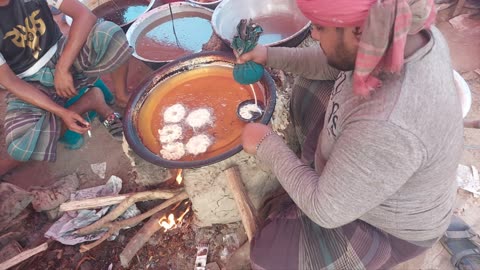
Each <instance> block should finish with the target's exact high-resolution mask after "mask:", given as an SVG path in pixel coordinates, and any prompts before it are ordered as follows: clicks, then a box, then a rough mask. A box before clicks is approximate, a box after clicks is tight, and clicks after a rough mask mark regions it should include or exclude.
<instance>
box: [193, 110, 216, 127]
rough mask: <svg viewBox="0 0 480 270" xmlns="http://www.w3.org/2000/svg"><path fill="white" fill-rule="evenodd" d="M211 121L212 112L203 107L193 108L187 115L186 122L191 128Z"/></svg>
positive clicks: (208, 123) (202, 125)
mask: <svg viewBox="0 0 480 270" xmlns="http://www.w3.org/2000/svg"><path fill="white" fill-rule="evenodd" d="M212 123H213V119H212V114H211V113H210V111H209V110H208V109H205V108H202V109H197V110H194V111H192V112H191V113H190V114H189V115H188V116H187V124H188V125H189V126H191V127H192V128H193V129H199V128H201V127H204V126H206V125H210V124H212Z"/></svg>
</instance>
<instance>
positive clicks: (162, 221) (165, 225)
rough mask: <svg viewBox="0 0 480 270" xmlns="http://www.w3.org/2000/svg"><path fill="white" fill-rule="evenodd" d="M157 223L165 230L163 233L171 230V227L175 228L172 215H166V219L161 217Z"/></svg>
mask: <svg viewBox="0 0 480 270" xmlns="http://www.w3.org/2000/svg"><path fill="white" fill-rule="evenodd" d="M158 223H159V224H160V226H162V227H163V228H164V229H165V231H168V230H170V229H171V228H173V226H175V216H174V215H173V214H170V215H168V219H167V218H165V217H162V218H161V219H160V220H159V221H158Z"/></svg>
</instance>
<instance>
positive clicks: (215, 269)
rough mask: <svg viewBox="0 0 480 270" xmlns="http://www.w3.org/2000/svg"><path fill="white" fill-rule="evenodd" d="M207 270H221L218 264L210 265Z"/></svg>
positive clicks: (212, 263)
mask: <svg viewBox="0 0 480 270" xmlns="http://www.w3.org/2000/svg"><path fill="white" fill-rule="evenodd" d="M206 269H207V270H220V266H218V264H217V263H216V262H211V263H208V264H207V266H206Z"/></svg>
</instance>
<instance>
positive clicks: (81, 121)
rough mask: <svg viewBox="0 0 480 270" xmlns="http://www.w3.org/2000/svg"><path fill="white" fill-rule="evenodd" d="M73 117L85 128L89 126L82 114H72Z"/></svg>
mask: <svg viewBox="0 0 480 270" xmlns="http://www.w3.org/2000/svg"><path fill="white" fill-rule="evenodd" d="M73 119H75V120H76V121H77V122H78V123H80V124H82V125H83V126H84V127H86V128H87V129H89V128H90V123H88V122H87V121H86V120H85V119H83V117H82V116H80V115H78V114H75V115H74V116H73Z"/></svg>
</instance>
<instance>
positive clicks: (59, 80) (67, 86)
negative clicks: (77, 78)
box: [54, 67, 77, 98]
mask: <svg viewBox="0 0 480 270" xmlns="http://www.w3.org/2000/svg"><path fill="white" fill-rule="evenodd" d="M54 83H55V90H56V91H57V95H59V96H61V97H63V98H72V97H74V96H76V95H77V90H76V89H75V86H74V85H73V78H72V74H71V73H70V71H69V70H68V69H63V68H59V67H57V68H56V69H55V76H54Z"/></svg>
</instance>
